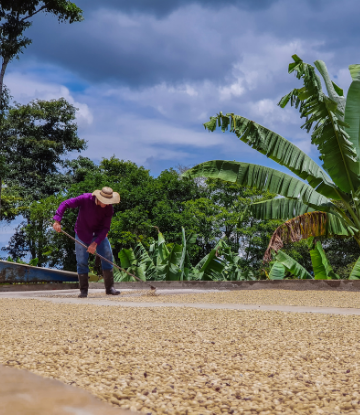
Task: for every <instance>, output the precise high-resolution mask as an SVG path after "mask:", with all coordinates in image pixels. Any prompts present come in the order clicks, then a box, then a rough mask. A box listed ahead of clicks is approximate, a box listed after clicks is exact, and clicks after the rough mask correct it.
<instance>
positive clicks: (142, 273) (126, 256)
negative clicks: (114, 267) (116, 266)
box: [118, 248, 146, 281]
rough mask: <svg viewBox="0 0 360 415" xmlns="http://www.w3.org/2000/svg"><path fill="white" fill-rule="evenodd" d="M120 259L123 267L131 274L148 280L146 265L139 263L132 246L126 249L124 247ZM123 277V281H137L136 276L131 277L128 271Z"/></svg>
mask: <svg viewBox="0 0 360 415" xmlns="http://www.w3.org/2000/svg"><path fill="white" fill-rule="evenodd" d="M118 256H119V259H120V262H121V268H124V269H126V271H128V272H130V273H131V274H134V275H136V276H137V277H138V278H140V279H141V280H143V281H146V269H145V267H144V265H139V264H138V260H137V258H136V255H135V253H134V251H133V249H132V248H130V249H125V248H123V249H122V250H121V251H120V252H119V254H118ZM122 274H125V275H126V276H125V275H123V276H122V277H121V278H122V279H121V281H136V280H135V278H133V277H131V276H130V275H128V274H126V273H122Z"/></svg>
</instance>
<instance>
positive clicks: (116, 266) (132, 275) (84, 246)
mask: <svg viewBox="0 0 360 415" xmlns="http://www.w3.org/2000/svg"><path fill="white" fill-rule="evenodd" d="M61 233H63V234H64V235H66V236H67V237H68V238H70V239H72V240H73V241H75V242H76V243H78V244H79V245H81V246H82V247H83V248H85V249H88V246H86V245H85V244H83V243H82V242H80V241H78V240H77V239H75V238H74V237H73V236H71V235H69V234H68V233H66V232H65V231H63V230H62V229H61ZM95 255H96V256H98V257H99V258H100V259H102V260H103V261H106V262H108V263H109V264H111V265H112V266H114V267H115V268H117V269H119V270H120V271H123V272H126V273H127V274H128V275H130V276H131V277H133V278H135V279H137V280H138V281H140V282H144V281H143V280H141V279H140V278H139V277H137V276H136V275H134V274H132V273H131V272H128V271H126V269H123V268H121V267H119V266H118V265H116V264H114V263H113V262H111V261H110V260H108V259H107V258H105V257H103V256H102V255H100V254H98V253H97V252H95ZM150 287H151V289H152V290H153V289H154V288H155V287H153V286H152V285H150Z"/></svg>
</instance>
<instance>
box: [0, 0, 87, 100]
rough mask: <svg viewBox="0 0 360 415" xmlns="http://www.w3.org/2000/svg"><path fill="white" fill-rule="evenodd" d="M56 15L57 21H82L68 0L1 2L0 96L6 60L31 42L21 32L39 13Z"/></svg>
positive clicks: (80, 12)
mask: <svg viewBox="0 0 360 415" xmlns="http://www.w3.org/2000/svg"><path fill="white" fill-rule="evenodd" d="M41 12H42V13H46V14H52V15H55V16H56V17H57V18H58V20H59V22H69V23H73V22H79V21H81V20H83V17H82V10H81V9H80V8H79V7H77V6H76V5H75V4H74V3H72V2H70V1H68V0H2V1H1V3H0V56H1V58H2V64H1V71H0V95H2V92H3V85H4V76H5V72H6V69H7V66H8V64H9V62H11V61H12V59H14V58H15V57H18V56H19V54H20V53H22V52H23V50H24V49H25V48H26V47H27V46H28V45H30V44H31V39H29V38H28V37H26V36H24V32H25V30H26V29H28V28H29V27H30V26H31V25H32V22H31V19H32V18H33V17H34V16H35V15H36V14H38V13H41Z"/></svg>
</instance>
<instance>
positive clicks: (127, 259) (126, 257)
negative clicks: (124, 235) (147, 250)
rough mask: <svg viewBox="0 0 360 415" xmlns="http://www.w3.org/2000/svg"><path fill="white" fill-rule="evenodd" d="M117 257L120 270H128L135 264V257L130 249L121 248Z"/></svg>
mask: <svg viewBox="0 0 360 415" xmlns="http://www.w3.org/2000/svg"><path fill="white" fill-rule="evenodd" d="M118 256H119V259H120V262H121V268H129V267H131V266H132V265H134V264H136V263H137V259H136V257H135V254H134V251H133V249H132V248H130V249H125V248H123V249H122V250H121V251H120V252H119V254H118Z"/></svg>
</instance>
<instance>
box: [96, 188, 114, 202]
mask: <svg viewBox="0 0 360 415" xmlns="http://www.w3.org/2000/svg"><path fill="white" fill-rule="evenodd" d="M92 195H93V196H96V197H97V199H98V200H100V202H101V203H104V204H105V205H113V204H115V203H120V195H119V193H116V192H113V189H112V188H111V187H103V188H102V189H101V190H94V191H93V193H92Z"/></svg>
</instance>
